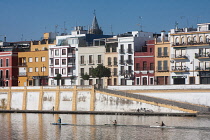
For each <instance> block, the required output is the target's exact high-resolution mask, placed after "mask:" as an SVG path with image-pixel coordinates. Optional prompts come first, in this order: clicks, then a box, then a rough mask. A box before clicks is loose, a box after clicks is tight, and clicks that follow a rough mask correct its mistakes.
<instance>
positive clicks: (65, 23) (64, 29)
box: [63, 21, 67, 34]
mask: <svg viewBox="0 0 210 140" xmlns="http://www.w3.org/2000/svg"><path fill="white" fill-rule="evenodd" d="M63 30H64V33H65V34H66V30H67V29H66V22H65V21H64V29H63Z"/></svg>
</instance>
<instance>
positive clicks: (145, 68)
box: [143, 61, 147, 70]
mask: <svg viewBox="0 0 210 140" xmlns="http://www.w3.org/2000/svg"><path fill="white" fill-rule="evenodd" d="M143 70H147V61H143Z"/></svg>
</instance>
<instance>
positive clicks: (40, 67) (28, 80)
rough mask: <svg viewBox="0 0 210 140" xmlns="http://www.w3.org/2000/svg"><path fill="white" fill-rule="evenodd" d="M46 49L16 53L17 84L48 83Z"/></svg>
mask: <svg viewBox="0 0 210 140" xmlns="http://www.w3.org/2000/svg"><path fill="white" fill-rule="evenodd" d="M48 61H49V58H48V51H47V50H45V51H31V52H19V53H18V66H19V76H18V86H43V85H48Z"/></svg>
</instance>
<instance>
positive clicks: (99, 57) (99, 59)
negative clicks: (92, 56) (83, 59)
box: [98, 55, 101, 63]
mask: <svg viewBox="0 0 210 140" xmlns="http://www.w3.org/2000/svg"><path fill="white" fill-rule="evenodd" d="M98 63H101V55H98Z"/></svg>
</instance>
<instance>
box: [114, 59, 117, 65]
mask: <svg viewBox="0 0 210 140" xmlns="http://www.w3.org/2000/svg"><path fill="white" fill-rule="evenodd" d="M114 65H115V66H116V65H117V57H114Z"/></svg>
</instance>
